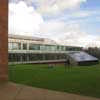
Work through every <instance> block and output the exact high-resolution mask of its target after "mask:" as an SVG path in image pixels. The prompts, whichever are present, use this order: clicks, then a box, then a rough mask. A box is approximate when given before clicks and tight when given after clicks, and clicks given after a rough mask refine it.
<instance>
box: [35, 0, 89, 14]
mask: <svg viewBox="0 0 100 100" xmlns="http://www.w3.org/2000/svg"><path fill="white" fill-rule="evenodd" d="M86 1H87V0H38V4H39V5H40V6H39V7H38V9H37V10H38V11H39V12H40V13H43V14H44V13H53V14H55V13H57V12H61V11H63V10H65V9H73V8H77V7H80V4H81V3H84V2H86Z"/></svg>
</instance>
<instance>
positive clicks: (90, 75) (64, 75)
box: [9, 64, 100, 98]
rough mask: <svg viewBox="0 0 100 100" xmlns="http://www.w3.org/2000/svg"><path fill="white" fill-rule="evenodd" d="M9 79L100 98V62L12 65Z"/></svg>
mask: <svg viewBox="0 0 100 100" xmlns="http://www.w3.org/2000/svg"><path fill="white" fill-rule="evenodd" d="M9 80H10V81H13V82H16V83H20V84H26V85H30V86H34V87H39V88H46V89H51V90H57V91H64V92H69V93H75V94H80V95H87V96H93V97H98V98H100V64H97V65H93V66H81V67H77V66H73V67H71V68H70V69H68V68H67V69H66V70H65V68H64V65H57V66H56V67H54V68H48V65H43V64H40V65H11V66H9Z"/></svg>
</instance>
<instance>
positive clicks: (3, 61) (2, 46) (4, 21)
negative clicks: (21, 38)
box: [0, 0, 8, 82]
mask: <svg viewBox="0 0 100 100" xmlns="http://www.w3.org/2000/svg"><path fill="white" fill-rule="evenodd" d="M7 80H8V0H0V82H3V81H7Z"/></svg>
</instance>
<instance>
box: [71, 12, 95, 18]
mask: <svg viewBox="0 0 100 100" xmlns="http://www.w3.org/2000/svg"><path fill="white" fill-rule="evenodd" d="M92 14H93V12H91V11H78V12H75V13H73V14H72V16H73V17H78V18H84V17H89V16H91V15H92Z"/></svg>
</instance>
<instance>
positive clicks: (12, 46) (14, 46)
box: [8, 42, 21, 50]
mask: <svg viewBox="0 0 100 100" xmlns="http://www.w3.org/2000/svg"><path fill="white" fill-rule="evenodd" d="M8 49H9V50H20V49H21V43H11V42H10V43H8Z"/></svg>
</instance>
